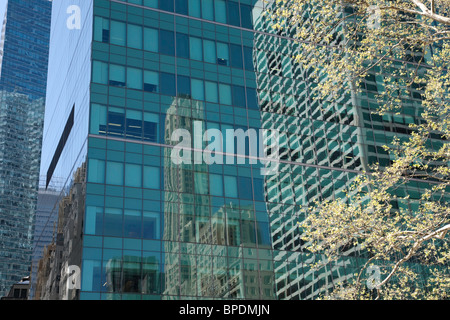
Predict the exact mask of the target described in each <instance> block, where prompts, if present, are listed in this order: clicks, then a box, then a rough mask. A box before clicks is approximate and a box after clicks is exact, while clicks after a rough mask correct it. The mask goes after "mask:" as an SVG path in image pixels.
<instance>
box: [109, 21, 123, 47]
mask: <svg viewBox="0 0 450 320" xmlns="http://www.w3.org/2000/svg"><path fill="white" fill-rule="evenodd" d="M110 37H111V39H110V42H111V44H116V45H119V46H125V43H126V42H125V38H126V24H125V23H123V22H119V21H114V20H111V35H110Z"/></svg>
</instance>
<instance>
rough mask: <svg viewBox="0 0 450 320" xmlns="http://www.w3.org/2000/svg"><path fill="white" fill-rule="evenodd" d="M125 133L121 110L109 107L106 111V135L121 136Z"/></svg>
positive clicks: (123, 115)
mask: <svg viewBox="0 0 450 320" xmlns="http://www.w3.org/2000/svg"><path fill="white" fill-rule="evenodd" d="M124 131H125V114H124V111H123V109H119V108H113V107H110V108H109V110H108V134H111V135H119V136H123V135H124V133H125V132H124Z"/></svg>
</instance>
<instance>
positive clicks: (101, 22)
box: [94, 17, 109, 43]
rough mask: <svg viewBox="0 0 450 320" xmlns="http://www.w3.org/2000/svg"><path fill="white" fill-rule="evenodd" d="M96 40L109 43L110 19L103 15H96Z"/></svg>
mask: <svg viewBox="0 0 450 320" xmlns="http://www.w3.org/2000/svg"><path fill="white" fill-rule="evenodd" d="M94 40H95V41H99V42H105V43H109V20H108V19H105V18H102V17H95V20H94Z"/></svg>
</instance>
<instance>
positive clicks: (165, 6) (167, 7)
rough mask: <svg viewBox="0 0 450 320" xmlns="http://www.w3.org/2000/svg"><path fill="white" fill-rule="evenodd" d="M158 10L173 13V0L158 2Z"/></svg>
mask: <svg viewBox="0 0 450 320" xmlns="http://www.w3.org/2000/svg"><path fill="white" fill-rule="evenodd" d="M159 8H160V9H161V10H164V11H170V12H173V9H174V8H173V0H159Z"/></svg>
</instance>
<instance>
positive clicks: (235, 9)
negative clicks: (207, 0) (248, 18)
mask: <svg viewBox="0 0 450 320" xmlns="http://www.w3.org/2000/svg"><path fill="white" fill-rule="evenodd" d="M227 4H228V6H227V9H228V10H227V14H228V23H229V24H231V25H233V26H239V20H240V19H239V5H238V4H237V3H236V2H233V1H228V3H227Z"/></svg>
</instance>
